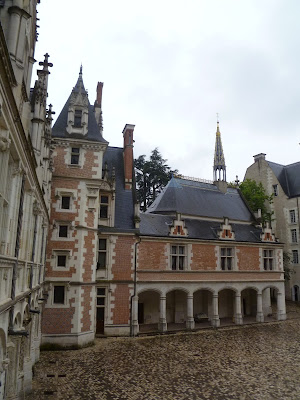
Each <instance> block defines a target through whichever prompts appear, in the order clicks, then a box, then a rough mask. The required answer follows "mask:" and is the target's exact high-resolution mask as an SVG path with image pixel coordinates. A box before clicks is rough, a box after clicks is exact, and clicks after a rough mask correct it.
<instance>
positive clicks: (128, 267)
mask: <svg viewBox="0 0 300 400" xmlns="http://www.w3.org/2000/svg"><path fill="white" fill-rule="evenodd" d="M134 243H135V239H134V237H132V236H118V238H117V240H116V244H115V249H114V253H115V255H113V257H112V269H111V270H112V274H113V276H114V279H115V280H132V276H131V274H132V273H133V270H134V265H133V264H134V257H133V251H132V246H133V245H134Z"/></svg>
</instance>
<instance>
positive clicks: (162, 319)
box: [158, 295, 167, 332]
mask: <svg viewBox="0 0 300 400" xmlns="http://www.w3.org/2000/svg"><path fill="white" fill-rule="evenodd" d="M166 303H167V299H166V296H163V295H162V296H160V315H159V323H158V330H159V331H161V332H166V331H167V318H166Z"/></svg>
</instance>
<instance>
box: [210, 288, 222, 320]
mask: <svg viewBox="0 0 300 400" xmlns="http://www.w3.org/2000/svg"><path fill="white" fill-rule="evenodd" d="M218 302H219V296H218V294H213V317H212V321H211V324H212V326H214V327H215V328H217V327H218V326H220V318H219V304H218Z"/></svg>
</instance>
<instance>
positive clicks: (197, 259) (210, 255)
mask: <svg viewBox="0 0 300 400" xmlns="http://www.w3.org/2000/svg"><path fill="white" fill-rule="evenodd" d="M192 252H193V255H192V261H191V270H202V271H208V270H210V271H212V270H215V269H216V268H217V257H216V255H215V245H207V244H193V247H192Z"/></svg>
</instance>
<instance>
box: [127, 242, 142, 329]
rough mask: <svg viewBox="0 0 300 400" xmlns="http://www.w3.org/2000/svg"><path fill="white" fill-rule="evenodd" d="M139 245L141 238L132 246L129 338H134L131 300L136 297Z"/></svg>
mask: <svg viewBox="0 0 300 400" xmlns="http://www.w3.org/2000/svg"><path fill="white" fill-rule="evenodd" d="M139 243H141V238H140V237H138V240H137V241H136V242H135V244H134V280H133V296H131V298H130V336H133V337H134V336H135V335H134V331H133V324H132V322H133V315H132V304H133V298H134V297H135V296H136V286H137V266H136V260H137V246H138V244H139Z"/></svg>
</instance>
